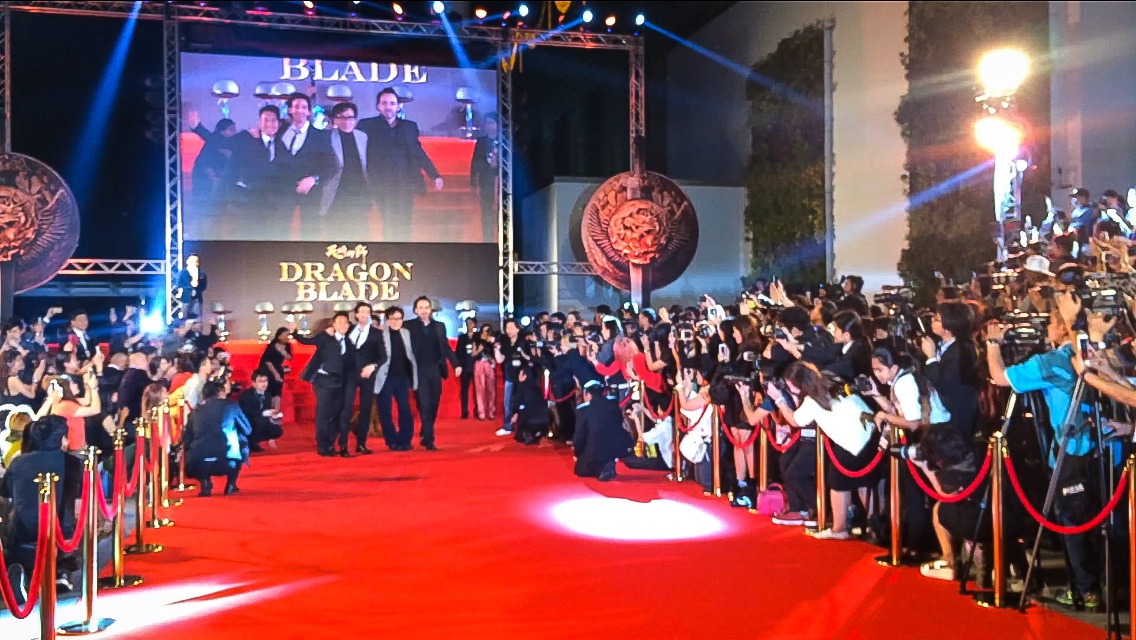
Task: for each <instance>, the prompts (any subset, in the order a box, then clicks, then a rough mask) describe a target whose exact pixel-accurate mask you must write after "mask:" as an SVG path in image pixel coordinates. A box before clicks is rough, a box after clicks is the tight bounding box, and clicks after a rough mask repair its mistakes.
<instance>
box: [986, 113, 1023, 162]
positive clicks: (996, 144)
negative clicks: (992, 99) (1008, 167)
mask: <svg viewBox="0 0 1136 640" xmlns="http://www.w3.org/2000/svg"><path fill="white" fill-rule="evenodd" d="M974 139H975V140H976V141H977V142H978V146H980V147H982V148H983V149H985V150H987V151H989V152H990V153H992V154H994V157H995V158H998V159H1009V158H1013V157H1014V156H1016V155H1018V149H1019V148H1020V147H1021V145H1022V129H1021V127H1019V126H1018V125H1016V124H1014V123H1013V122H1010V121H1009V120H1007V119H1005V118H999V117H996V116H986V117H985V118H982V119H980V120H979V121H978V122H975V123H974Z"/></svg>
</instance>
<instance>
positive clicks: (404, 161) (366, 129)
mask: <svg viewBox="0 0 1136 640" xmlns="http://www.w3.org/2000/svg"><path fill="white" fill-rule="evenodd" d="M357 128H358V129H359V130H360V131H362V132H363V133H365V134H367V176H368V177H369V178H370V180H371V185H372V187H373V188H374V189H375V190H376V193H377V194H382V193H384V192H397V193H418V194H422V193H425V192H426V189H425V185H424V184H423V182H422V172H426V175H427V176H429V178H430V179H431V180H434V179H436V178H438V177H439V174H438V169H437V168H436V167H434V163H433V162H431V160H430V157H429V156H427V155H426V151H425V150H424V149H423V148H422V143H421V142H420V141H419V140H418V124H417V123H415V122H413V121H411V120H396V121H395V125H394V126H393V127H391V126H390V125H388V124H387V121H386V120H385V119H383V118H382V117H381V116H376V117H374V118H364V119H363V120H360V121H359V125H358V127H357Z"/></svg>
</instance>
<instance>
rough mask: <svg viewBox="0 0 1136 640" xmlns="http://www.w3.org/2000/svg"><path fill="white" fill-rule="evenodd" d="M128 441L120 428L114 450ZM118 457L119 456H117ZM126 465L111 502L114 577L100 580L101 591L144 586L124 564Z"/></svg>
mask: <svg viewBox="0 0 1136 640" xmlns="http://www.w3.org/2000/svg"><path fill="white" fill-rule="evenodd" d="M125 440H126V430H125V429H123V428H121V427H119V428H118V429H116V430H115V432H114V450H115V452H116V454H117V452H119V451H122V446H123V443H124V442H125ZM116 457H117V455H116ZM127 475H128V474H127V472H126V465H123V469H122V473H116V474H115V476H114V490H113V491H111V501H112V502H113V504H114V533H113V534H112V536H113V537H112V538H111V540H112V542H113V547H114V549H113V551H112V553H113V554H114V555H113V556H112V557H111V569H112V570H113V571H114V573H113V575H111V576H110V577H107V578H102V579H100V580H99V588H100V589H122V588H125V587H137V586H138V585H140V584H142V576H128V575H126V566H125V563H124V562H123V557H122V556H123V554H124V553H125V551H126V550H125V548H124V547H125V546H126V498H127V497H128V496H126V495H125V493H126V476H127ZM119 492H121V493H122V494H123V495H122V497H121V498H119V499H118V500H115V499H114V496H115V495H118V494H119Z"/></svg>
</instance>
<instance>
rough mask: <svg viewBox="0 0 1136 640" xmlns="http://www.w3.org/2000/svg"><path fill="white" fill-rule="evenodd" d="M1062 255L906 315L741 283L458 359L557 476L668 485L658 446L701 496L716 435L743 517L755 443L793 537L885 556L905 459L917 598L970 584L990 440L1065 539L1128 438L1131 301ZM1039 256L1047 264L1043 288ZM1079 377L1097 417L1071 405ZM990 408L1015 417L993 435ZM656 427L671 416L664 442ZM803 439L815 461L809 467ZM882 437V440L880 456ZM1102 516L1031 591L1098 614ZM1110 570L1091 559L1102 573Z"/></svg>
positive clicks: (853, 292)
mask: <svg viewBox="0 0 1136 640" xmlns="http://www.w3.org/2000/svg"><path fill="white" fill-rule="evenodd" d="M1061 238H1062V236H1058V238H1057V240H1056V241H1055V242H1054V241H1050V243H1049V246H1048V247H1046V246H1037V245H1031V246H1027V247H1020V248H1016V250H1017V251H1019V253H1018V255H1015V256H1013V257H1012V261H1011V263H1010V264H1008V265H1007V264H998V265H991V273H988V274H983V275H976V276H975V278H974V279H973V281H972V282H970V283H967V284H965V285H961V286H954V285H953V284H949V283H944V286H943V287H941V289H940V291H939V292H938V299H937V302H936V303H935V304H934V305H933V306H932V307H930V308H925V309H917V308H915V307H914V306H913V304H912V297H911V296H910V294H909V292H907V291H906V290H904V289H901V288H898V287H890V288H885V290H884V291H883V292H882V293H881V294H878V295H876V296H875V298H874V300H873V302H872V303H869V301H868V300H867V299H866V298H865V296H864V295H862V294H861V287H862V280H861V279H860V278H858V277H856V276H848V277H846V278H844V279H843V280H842V282H841V284H840V285H838V286H835V287H828V288H827V289H826V288H824V287H820V288H818V289H817V290H814V291H812V292H803V291H802V292H801V295H791V294H790V293H788V292H787V291H786V290H785V287H784V285H783V284H782V283H780V282H777V281H773V282H771V283H768V284H767V283H764V282H758V283H756V284H755V285H754V287H752V288H751V289H750V290H749V291H747V292H746V293H744V294H743V295H742V296H741V298H740V299H739V300H738V301H737V303H736V304H734V305H729V306H725V307H723V306H720V305H718V304H717V303H715V302H714V301H713V300H711V299H710V298H708V297H705V296H704V297H703V298H702V299H701V300H700V301H699V305H698V306H697V307H687V308H683V307H671V308H667V309H658V310H652V309H642V310H639V309H635V308H634V307H633V306H632V305H629V304H628V305H624V307H623V308H621V309H618V310H615V311H613V310H611V309H609V308H606V307H599V308H597V309H596V311H595V315H594V317H593V318H590V319H583V318H581V317H580V315H579V314H578V313H571V314H561V313H556V314H551V315H550V314H539V315H538V316H536V317H535V318H533V319H532V321H531V322H530V323H527V324H526V326H524V327H522V326H520V324H519V323H517V322H515V321H512V320H510V321H507V323H506V327H505V331H504V333H503V335H501V336H499V337H497V338H495V339H492V342H491V343H488V344H487V345H486V346H484V347H483V348H482V349H481V350H480V351H479V352H481V353H486V354H490V353H491V354H493V355H492V356H487V357H488V358H491V359H492V360H496V361H497V362H499V363H501V364H502V366H503V371H504V375H505V379H506V403H505V407H506V416H505V420H504V424H503V426H502V427H501V429H500V430H499V431H498V435H509V434H512V435H515V436H516V437H517V439H518V440H519V441H522V442H525V443H529V444H531V443H535V442H539V440H540V438H541V437H542V436H543V435H544V434H546V433H549V434H551V435H552V436H553V437H554V438H558V439H561V440H565V441H570V442H572V444H573V447H574V452H575V456H576V472H577V473H578V474H580V475H584V476H592V477H598V478H599V479H601V480H608V479H611V478H613V477H615V474H616V467H615V464H614V459H616V458H618V459H621V460H622V462H623V463H624V464H625V465H626V466H628V467H637V468H654V469H658V470H660V471H667V470H670V471H671V472H673V470H672V469H670V467H671V466H673V461H674V460H675V456H674V455H673V451H674V447H676V446H677V447H678V448H679V451H680V453H681V458H682V460H683V464H684V466H685V467H687V468H686V469H685V471H686V475H693V476H694V477H695V478H696V479H697V480H698V481H699V482H702V483H703V484H704V485H705V486H706V488H707V489H708V488H709V484H710V470H709V460H710V458H711V456H710V446H711V442H712V440H713V439H712V437H711V436H712V429H713V428H714V425H720V428H721V429H722V431H721V435H723V436H724V438H723V439H722V449H723V450H722V453H723V456H722V460H723V464H722V474H723V477H724V478H725V482H726V485H727V487H728V488H730V489H732V491H731V498H732V499H731V503H732V504H733V505H734V506H737V507H748V508H751V509H754V508H755V507H756V506H757V503H758V502H759V501H764V499H765V498H767V497H768V496H766V495H761V496H759V495H758V491H757V486H758V481H757V480H756V479H755V474H756V472H757V469H756V468H755V451H756V450H757V447H758V446H760V444H759V441H758V440H757V439H758V438H763V437H768V438H769V439H770V442H771V446H772V448H773V449H774V451H773V452H772V453H771V463H770V465H769V467H770V468H769V471H768V473H769V478H768V479H769V480H770V481H775V482H777V483H778V484H779V486H780V487H781V490H782V494H781V499H782V500H783V503H784V504H783V507H782V508H781V509H780V510H778V512H777V513H774V514H772V521H773V522H774V523H776V524H779V525H785V526H802V527H806V528H807V529H808V530H809V533H810V535H812V536H813V537H814V538H816V539H818V540H848V539H852V538H860V539H863V540H866V541H869V542H872V543H875V544H880V545H884V546H886V545H888V544H889V537H890V527H889V526H888V517H889V509H890V508H891V507H890V505H889V502H888V499H887V496H888V495H889V488H890V487H889V486H888V483H889V481H890V480H889V478H888V474H887V466H888V465H887V464H879V462H881V460H883V461H886V460H887V459H888V456H889V455H890V456H894V457H897V458H901V459H905V460H907V461H909V462H910V463H911V465H912V473H914V474H917V475H918V478H912V477H910V476H908V475H907V473H906V472H905V473H904V477H903V478H901V481H900V485H901V486H900V487H899V488H898V489H899V496H900V500H901V504H900V507H901V513H902V517H901V525H902V526H901V530H902V549H903V557H904V559H906V560H910V561H913V562H918V563H920V571H921V573H922V574H923V575H924V576H927V577H928V578H933V579H942V580H956V579H959V578H960V577H962V576H961V572H963V571H964V570H965V571H966V573H967V575H968V576H971V575H973V577H974V578H975V579H976V580H977V581H978V584H980V585H982V584H988V583H989V580H990V565H991V562H990V553H991V549H990V545H991V535H992V527H991V513H990V511H991V510H990V508H989V486H988V485H989V481H988V474H986V473H985V471H986V469H987V468H988V465H985V464H984V461H985V460H986V456H987V450H988V443H989V441H990V436H991V435H992V434H993V433H994V432H995V431H1004V432H1005V434H1006V442H1007V450H1008V451H1009V455H1010V457H1011V458H1013V459H1014V461H1015V462H1016V465H1015V469H1016V471H1017V476H1018V477H1020V478H1022V482H1021V484H1022V491H1024V493H1025V498H1026V499H1027V500H1029V502H1030V504H1033V505H1037V506H1040V505H1042V504H1043V503H1045V502H1046V493H1047V492H1046V489H1047V486H1048V485H1049V481H1050V478H1051V477H1053V476H1056V481H1055V483H1056V491H1054V492H1053V493H1054V495H1053V498H1054V499H1053V501H1052V502H1053V505H1052V509H1051V510H1050V511H1048V512H1046V513H1044V514H1043V515H1044V516H1046V517H1048V518H1049V519H1050V520H1051V521H1053V522H1054V523H1056V524H1058V525H1059V526H1066V527H1073V526H1076V525H1081V524H1083V523H1085V522H1087V521H1089V520H1090V519H1092V518H1093V517H1094V516H1095V515H1096V514H1098V513H1099V512H1100V511H1101V508H1102V506H1103V505H1104V504H1105V502H1106V499H1107V496H1108V495H1109V494H1110V493H1111V492H1112V491H1113V489H1114V488H1115V486H1116V482H1117V477H1118V476H1119V469H1120V468H1121V466H1122V463H1123V461H1124V458H1123V455H1124V454H1126V453H1127V452H1126V451H1122V450H1121V448H1122V446H1123V445H1122V443H1123V441H1124V439H1125V436H1127V435H1128V434H1130V433H1131V432H1132V426H1131V422H1130V421H1129V420H1128V419H1127V412H1126V408H1125V407H1124V406H1123V405H1124V404H1132V405H1136V389H1134V388H1133V387H1132V385H1131V384H1129V382H1128V380H1127V379H1126V378H1125V377H1124V375H1123V373H1124V369H1127V368H1128V367H1130V366H1132V365H1136V358H1133V357H1132V354H1131V349H1130V348H1129V347H1127V346H1126V345H1127V341H1128V340H1129V339H1130V337H1131V336H1132V334H1133V332H1132V330H1131V325H1130V323H1129V322H1128V317H1129V316H1130V315H1131V311H1130V309H1129V303H1130V302H1131V297H1129V296H1128V295H1127V294H1125V293H1124V292H1123V290H1122V289H1123V287H1122V286H1120V285H1118V284H1117V279H1118V278H1125V277H1126V275H1124V274H1114V275H1112V276H1107V275H1103V274H1098V273H1095V269H1096V268H1097V266H1098V265H1097V264H1096V263H1094V262H1092V261H1091V260H1090V256H1091V255H1093V254H1092V253H1091V252H1086V255H1085V256H1084V257H1083V258H1081V259H1077V258H1076V257H1071V256H1065V255H1063V254H1061V250H1062V249H1061V247H1062V246H1063V245H1064V244H1065V243H1066V240H1062V239H1061ZM1064 238H1068V236H1064ZM1054 247H1056V248H1054ZM1047 253H1048V254H1049V255H1050V256H1051V257H1053V259H1055V260H1061V261H1062V262H1060V263H1059V264H1057V265H1055V266H1054V267H1053V268H1050V264H1051V263H1050V261H1049V259H1048V258H1045V255H1046V254H1047ZM1098 255H1099V254H1098ZM1105 261H1106V259H1105V258H1102V260H1101V263H1100V264H1101V267H1102V268H1104V266H1105V265H1104V263H1105ZM467 344H469V343H468V342H467ZM470 349H472V347H470ZM468 351H469V349H467V350H466V352H467V353H468ZM459 353H461V349H459ZM1081 374H1084V376H1083V379H1084V381H1085V382H1086V383H1087V385H1086V387H1087V388H1091V389H1094V390H1096V392H1097V393H1098V394H1099V397H1098V396H1094V395H1092V394H1084V393H1080V392H1079V391H1078V389H1079V388H1078V379H1079V378H1080V377H1081ZM577 389H578V390H579V394H580V395H579V397H577V392H576V390H577ZM1011 394H1012V395H1013V397H1015V398H1017V399H1018V400H1017V402H1016V403H1009V402H1008V399H1009V398H1010V397H1011ZM577 400H580V402H579V403H577ZM1098 400H1099V401H1098ZM1114 401H1115V402H1114ZM675 402H677V403H678V405H679V406H678V407H677V411H675V410H674V409H675V407H674V403H675ZM1008 406H1010V407H1016V409H1015V410H1013V411H1011V412H1010V413H1009V414H1008V415H1006V412H1007V407H1008ZM1102 406H1103V407H1104V408H1105V410H1104V411H1103V412H1102V411H1101V410H1100V409H1101V407H1102ZM714 412H718V417H719V419H718V420H714V419H712V418H713V415H712V414H713V413H714ZM676 415H681V416H682V417H683V420H682V423H681V426H682V428H681V432H682V433H683V435H682V436H681V441H680V442H679V443H675V442H674V439H675V433H676V430H675V429H674V424H673V419H674V417H675V416H676ZM895 428H899V429H901V430H902V431H897V430H896V429H895ZM818 432H819V433H821V434H823V435H824V436H825V437H826V438H827V440H828V444H827V447H826V448H818V446H817V434H818ZM896 433H902V437H903V440H902V441H901V442H894V441H892V440H893V439H894V435H893V434H896ZM1062 447H1063V448H1064V451H1065V455H1063V456H1059V455H1058V452H1059V451H1060V450H1061V448H1062ZM818 451H820V452H821V453H820V455H825V453H824V452H825V451H827V455H828V456H829V460H828V461H827V462H826V465H825V477H824V486H825V487H826V488H827V491H828V495H827V503H828V506H829V509H828V513H825V514H818V513H816V507H817V504H818V500H817V477H816V474H817V455H818ZM921 487H922V488H921ZM963 489H966V491H963ZM772 491H777V490H776V489H773V490H772ZM960 492H961V493H960ZM936 495H937V496H939V497H943V496H946V497H947V498H948V499H946V500H938V499H936V497H935V496H936ZM1006 495H1007V498H1006V500H1005V502H1006V504H1005V507H1004V509H1003V514H1004V515H1003V523H1002V524H1003V527H1004V531H1005V532H1006V535H1005V538H1006V542H1007V557H1008V558H1009V563H1010V570H1011V575H1012V576H1013V578H1012V580H1011V584H1012V586H1013V588H1015V589H1019V590H1020V589H1023V588H1025V585H1023V584H1022V578H1023V577H1024V576H1025V575H1026V571H1027V568H1028V563H1029V561H1030V560H1031V559H1033V555H1032V553H1031V552H1030V551H1029V550H1027V548H1026V547H1027V546H1028V545H1027V544H1026V543H1025V540H1026V538H1027V537H1030V538H1031V539H1032V535H1033V534H1034V532H1036V531H1037V529H1038V525H1037V523H1036V521H1034V520H1033V519H1031V518H1030V517H1029V516H1028V515H1027V512H1026V510H1025V509H1024V507H1023V505H1022V503H1021V500H1020V499H1019V497H1018V496H1017V495H1015V494H1013V493H1011V492H1009V491H1007V492H1006ZM960 496H965V497H964V498H963V499H957V498H959V497H960ZM1116 518H1121V519H1123V514H1118V515H1117V516H1116ZM1116 518H1110V519H1107V520H1106V521H1105V524H1104V525H1102V527H1104V528H1105V529H1107V531H1108V536H1103V535H1102V533H1101V531H1102V528H1093V529H1091V530H1089V531H1081V532H1079V533H1071V534H1066V535H1061V536H1050V537H1047V538H1045V541H1047V542H1048V546H1047V547H1046V548H1047V549H1048V548H1050V547H1052V548H1054V549H1057V548H1061V549H1063V551H1064V557H1065V559H1066V562H1065V565H1066V571H1065V572H1063V575H1064V576H1065V578H1067V584H1066V583H1064V581H1062V584H1061V585H1058V584H1056V582H1055V578H1054V576H1059V575H1062V572H1052V571H1049V570H1048V569H1047V572H1046V573H1045V574H1043V573H1042V572H1041V571H1034V573H1033V576H1034V577H1037V578H1038V580H1037V581H1031V582H1032V584H1031V585H1030V586H1029V589H1030V591H1031V593H1032V594H1034V595H1040V594H1041V593H1042V592H1044V595H1046V596H1049V597H1051V598H1052V599H1053V600H1055V601H1056V602H1058V603H1061V604H1065V605H1069V606H1076V607H1084V608H1087V609H1096V608H1098V607H1100V606H1102V589H1103V588H1104V587H1105V585H1103V584H1102V576H1103V575H1104V563H1105V561H1104V557H1105V556H1104V554H1103V547H1104V546H1105V543H1106V542H1107V541H1109V540H1114V539H1115V538H1116V537H1117V536H1120V537H1122V536H1123V532H1124V531H1125V530H1126V529H1125V528H1124V525H1123V524H1119V525H1118V524H1117V523H1116ZM818 522H820V523H821V526H820V527H817V523H818ZM1118 551H1120V550H1119V549H1114V550H1113V553H1112V554H1111V556H1110V557H1111V561H1112V562H1113V564H1114V566H1115V567H1117V568H1119V567H1120V566H1121V565H1120V564H1119V563H1118V562H1117V561H1118V559H1119V557H1120V553H1118ZM964 558H966V559H968V560H967V562H966V563H965V565H964V562H963V559H964ZM1117 575H1120V576H1123V575H1124V573H1123V571H1121V572H1119V573H1115V572H1114V573H1113V576H1114V577H1115V576H1117ZM1114 582H1117V581H1116V580H1114ZM1122 582H1123V579H1121V580H1120V582H1117V584H1120V583H1122Z"/></svg>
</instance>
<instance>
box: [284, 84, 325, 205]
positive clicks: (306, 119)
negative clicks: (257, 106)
mask: <svg viewBox="0 0 1136 640" xmlns="http://www.w3.org/2000/svg"><path fill="white" fill-rule="evenodd" d="M288 118H289V122H288V126H287V127H286V128H282V131H280V133H279V135H278V136H277V138H278V140H279V141H280V145H279V150H280V151H281V153H280V155H279V156H277V158H276V164H278V165H279V173H278V176H279V177H278V179H279V180H280V183H279V186H278V187H279V188H280V189H282V190H283V191H284V192H286V193H291V194H293V195H292V199H291V200H287V199H286V200H285V202H291V203H292V204H293V205H294V206H298V207H300V212H301V213H302V214H311V215H316V214H318V213H319V204H320V194H321V193H322V190H321V189H317V188H316V187H317V186H318V185H319V184H320V179H321V178H323V177H327V176H329V175H330V174H331V173H332V172H333V171H334V167H335V156H334V155H333V154H332V151H331V136H330V135H329V134H328V132H327V131H320V130H319V129H316V128H315V127H314V126H313V125H312V99H311V98H309V97H308V96H306V95H304V94H302V93H293V94H292V95H290V96H289V97H288Z"/></svg>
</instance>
